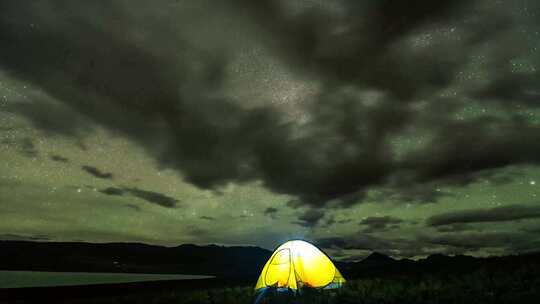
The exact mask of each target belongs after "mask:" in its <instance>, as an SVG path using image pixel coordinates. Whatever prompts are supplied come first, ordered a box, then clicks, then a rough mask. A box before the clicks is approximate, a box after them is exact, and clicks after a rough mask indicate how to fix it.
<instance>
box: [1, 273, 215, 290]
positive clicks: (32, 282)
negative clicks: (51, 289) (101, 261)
mask: <svg viewBox="0 0 540 304" xmlns="http://www.w3.org/2000/svg"><path fill="white" fill-rule="evenodd" d="M207 278H212V277H211V276H200V275H183V274H142V273H88V272H41V271H4V270H0V288H17V287H37V286H67V285H89V284H108V283H128V282H144V281H165V280H188V279H207Z"/></svg>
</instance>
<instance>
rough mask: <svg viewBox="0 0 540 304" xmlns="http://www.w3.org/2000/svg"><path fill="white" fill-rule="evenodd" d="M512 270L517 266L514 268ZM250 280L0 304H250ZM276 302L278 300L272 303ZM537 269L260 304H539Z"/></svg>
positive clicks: (47, 291)
mask: <svg viewBox="0 0 540 304" xmlns="http://www.w3.org/2000/svg"><path fill="white" fill-rule="evenodd" d="M513 266H515V265H513ZM254 282H255V280H254V279H244V280H241V279H208V280H186V281H168V282H163V281H162V282H145V283H129V284H111V285H94V286H72V287H53V288H21V289H3V290H1V289H0V303H2V304H11V303H76V304H117V303H126V304H127V303H130V304H143V303H144V304H148V303H154V304H161V303H163V304H165V303H177V304H181V303H186V304H187V303H189V304H196V303H201V304H250V303H253V301H254V299H255V297H254V292H253V284H254ZM276 299H279V300H276ZM539 299H540V264H522V265H521V266H518V267H512V268H511V269H510V268H508V267H505V265H501V267H500V268H483V267H482V268H477V269H475V270H471V271H470V272H463V271H459V272H451V271H444V272H435V273H432V274H427V273H416V274H395V275H382V276H381V275H377V276H374V277H371V278H368V277H363V278H359V279H349V281H348V282H347V284H346V285H345V286H344V287H343V288H341V289H338V290H333V291H319V290H312V291H305V292H304V293H303V294H302V295H300V296H296V297H279V298H278V297H277V296H276V295H275V294H274V295H272V293H270V296H269V297H266V298H264V299H263V301H261V304H270V303H280V304H286V303H290V304H293V303H295V304H304V303H309V304H322V303H326V304H347V303H366V304H368V303H373V304H375V303H377V304H380V303H396V304H397V303H399V304H407V303H410V304H413V303H414V304H421V303H441V304H442V303H474V304H483V303H524V304H525V303H539V302H538V301H539Z"/></svg>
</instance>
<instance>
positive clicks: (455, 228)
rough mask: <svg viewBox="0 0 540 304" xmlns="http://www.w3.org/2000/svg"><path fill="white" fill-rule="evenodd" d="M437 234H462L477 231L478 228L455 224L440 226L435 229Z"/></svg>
mask: <svg viewBox="0 0 540 304" xmlns="http://www.w3.org/2000/svg"><path fill="white" fill-rule="evenodd" d="M436 229H437V231H438V232H462V231H470V230H479V229H478V227H474V226H473V225H470V224H464V223H455V224H449V225H441V226H437V227H436Z"/></svg>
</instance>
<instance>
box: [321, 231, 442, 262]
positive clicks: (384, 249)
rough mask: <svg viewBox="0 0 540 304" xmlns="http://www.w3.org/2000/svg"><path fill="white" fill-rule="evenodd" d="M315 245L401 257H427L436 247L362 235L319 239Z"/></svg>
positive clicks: (403, 239) (414, 241) (409, 240)
mask: <svg viewBox="0 0 540 304" xmlns="http://www.w3.org/2000/svg"><path fill="white" fill-rule="evenodd" d="M315 244H317V245H318V246H319V247H321V248H328V249H332V248H333V249H347V250H365V251H368V252H369V251H371V252H380V253H384V254H388V255H392V256H399V257H414V256H419V255H425V254H426V252H428V251H427V250H428V249H429V247H432V248H433V247H434V246H433V245H430V246H428V245H429V244H428V243H425V242H420V241H418V240H415V239H412V240H411V239H405V238H381V237H375V236H372V235H369V234H361V233H358V234H356V235H350V236H347V237H342V238H339V237H334V238H324V239H319V240H316V241H315Z"/></svg>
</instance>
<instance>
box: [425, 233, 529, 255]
mask: <svg viewBox="0 0 540 304" xmlns="http://www.w3.org/2000/svg"><path fill="white" fill-rule="evenodd" d="M420 239H421V240H422V241H424V242H426V243H430V244H435V245H444V246H452V247H459V248H465V249H468V250H473V251H477V250H480V249H485V248H503V249H506V250H508V251H512V250H513V249H514V248H517V247H522V246H524V245H527V244H529V243H530V242H531V241H533V240H532V239H531V235H530V234H526V233H520V232H483V233H476V232H470V233H462V234H442V235H435V236H423V237H420ZM536 239H537V240H538V237H536Z"/></svg>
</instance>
